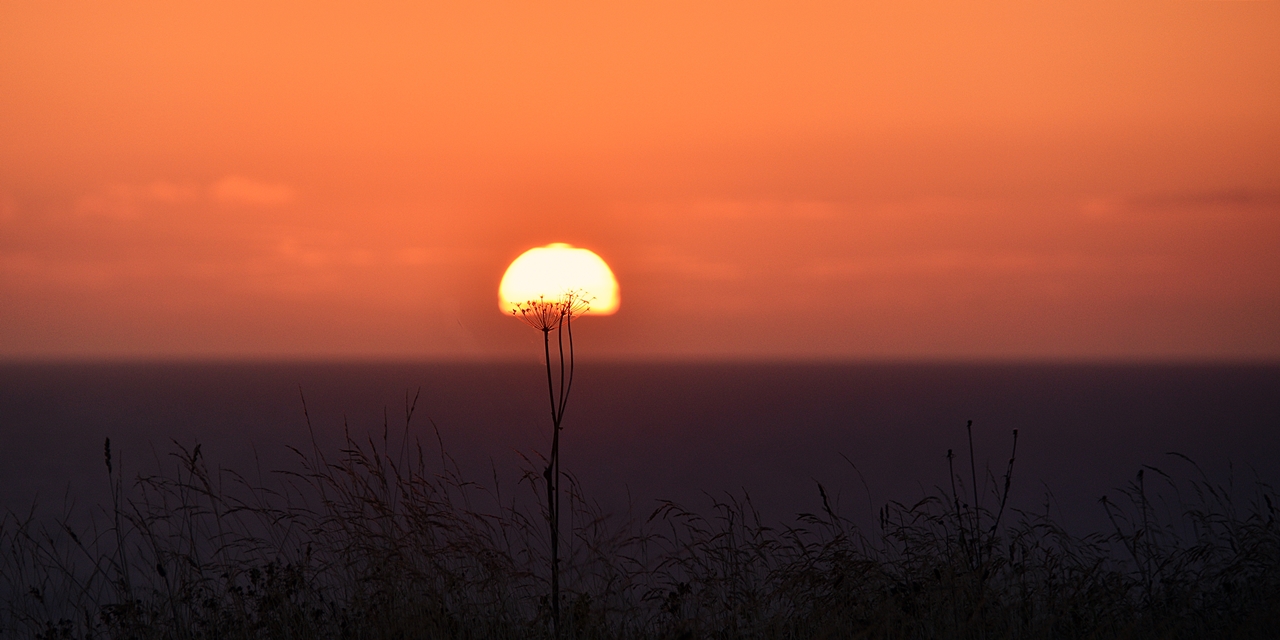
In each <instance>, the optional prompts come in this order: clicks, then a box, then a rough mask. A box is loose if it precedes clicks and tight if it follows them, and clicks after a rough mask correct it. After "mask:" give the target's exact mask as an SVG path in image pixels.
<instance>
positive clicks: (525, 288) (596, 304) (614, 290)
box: [498, 242, 618, 316]
mask: <svg viewBox="0 0 1280 640" xmlns="http://www.w3.org/2000/svg"><path fill="white" fill-rule="evenodd" d="M569 292H581V293H582V294H583V295H584V296H585V299H586V300H588V301H589V302H590V305H591V306H590V308H588V309H587V311H586V313H587V314H594V315H602V316H607V315H612V314H613V313H615V312H617V311H618V280H617V279H616V278H614V277H613V271H612V270H610V269H609V265H607V264H605V261H604V260H602V259H601V258H600V256H598V255H596V254H595V253H594V252H592V251H591V250H589V249H582V248H578V247H574V246H571V245H568V244H565V243H563V242H555V243H552V244H549V245H547V246H545V247H534V248H532V249H530V250H528V251H526V252H524V253H522V254H520V257H518V258H516V259H515V260H514V261H513V262H512V263H511V266H509V267H507V272H506V273H505V274H503V276H502V282H501V284H499V285H498V307H499V308H500V309H501V310H502V312H503V313H511V309H512V308H514V307H515V306H517V305H519V304H522V303H525V302H528V301H530V300H538V299H545V300H557V299H559V298H560V297H561V296H563V295H564V294H566V293H569Z"/></svg>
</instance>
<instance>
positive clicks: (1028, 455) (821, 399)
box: [0, 363, 1280, 528]
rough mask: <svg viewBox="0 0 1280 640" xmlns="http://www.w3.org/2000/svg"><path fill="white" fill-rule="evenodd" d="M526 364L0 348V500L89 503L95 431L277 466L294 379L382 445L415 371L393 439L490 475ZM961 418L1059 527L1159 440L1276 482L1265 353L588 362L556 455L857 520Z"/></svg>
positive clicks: (942, 472)
mask: <svg viewBox="0 0 1280 640" xmlns="http://www.w3.org/2000/svg"><path fill="white" fill-rule="evenodd" d="M542 376H543V371H542V369H541V368H540V367H539V366H537V365H534V364H529V365H514V364H497V365H495V364H438V363H420V364H407V363H386V364H347V363H344V364H314V363H285V364H227V363H218V364H199V363H191V364H0V506H3V507H7V508H12V509H22V508H26V507H28V506H30V505H31V504H32V501H33V499H36V498H37V495H38V498H39V503H40V504H41V505H42V508H50V509H57V508H60V505H61V504H62V502H63V498H64V495H67V494H68V491H69V493H70V495H72V496H74V497H75V498H76V499H77V500H78V502H79V503H81V504H84V503H92V502H99V501H101V500H102V499H103V498H104V496H105V495H106V493H105V467H104V464H103V454H102V444H103V439H104V438H105V437H110V438H111V439H112V442H113V447H114V448H116V449H117V450H118V451H122V452H123V454H124V456H125V460H124V463H125V466H126V467H127V468H128V469H129V470H130V471H132V472H137V471H150V470H154V469H155V467H156V464H157V462H156V461H157V460H163V459H164V457H165V455H166V454H167V453H168V452H170V451H172V450H173V444H172V442H174V441H176V442H178V443H182V444H186V445H191V444H194V443H196V442H199V443H201V445H202V447H203V451H204V452H205V455H206V458H207V459H208V460H210V461H211V462H212V463H213V464H217V465H221V466H225V467H231V468H235V469H237V470H239V471H241V472H242V473H246V474H247V475H250V476H253V475H254V474H256V470H257V469H259V468H260V469H262V470H263V472H264V473H266V472H269V471H270V470H271V469H276V468H282V467H286V466H289V465H290V464H291V463H292V460H291V457H290V456H291V455H292V454H291V453H289V452H288V450H287V448H286V446H285V445H287V444H293V445H299V446H303V445H305V446H306V447H309V446H310V439H309V436H308V430H307V427H306V422H305V419H304V416H303V410H302V402H301V400H300V399H299V387H301V389H302V391H303V393H304V394H305V396H306V402H307V407H308V409H309V412H310V416H311V421H312V425H313V427H314V431H315V433H316V438H317V440H318V441H319V443H320V446H321V447H322V448H326V449H327V450H329V451H334V450H336V449H337V447H338V444H339V443H340V441H341V437H342V433H343V424H344V420H345V422H346V424H347V425H348V426H349V428H350V431H351V432H352V433H353V434H357V435H359V436H360V437H364V436H365V435H367V434H373V435H374V436H375V437H376V438H379V439H380V438H381V437H382V431H383V422H384V414H385V415H387V416H389V423H390V425H391V440H392V441H393V442H398V434H400V433H402V432H403V425H404V409H405V395H406V392H409V393H413V392H414V391H416V390H417V389H419V388H421V390H422V398H421V399H420V400H419V405H418V413H417V414H416V416H415V420H414V424H413V426H412V428H411V437H412V436H420V437H422V438H423V439H424V442H425V443H426V444H427V445H429V446H430V447H431V451H432V452H434V451H435V448H434V447H435V446H436V438H435V433H434V431H433V430H432V429H431V424H430V422H429V421H428V418H430V420H431V421H434V423H435V424H436V425H437V426H438V427H439V431H440V435H441V438H442V440H443V442H444V445H445V447H446V449H447V450H448V451H449V452H450V453H451V454H452V455H453V456H454V457H455V458H456V459H457V460H458V461H459V463H460V464H461V466H462V468H463V470H464V472H465V473H467V474H472V475H474V476H475V477H476V478H477V479H486V478H488V477H490V476H491V473H490V464H491V463H492V465H493V468H495V469H496V470H497V471H498V475H499V477H502V478H506V479H507V480H510V479H511V478H514V477H515V476H516V475H517V474H518V472H519V469H520V467H521V465H522V464H523V463H522V459H521V455H520V454H522V453H523V454H525V455H528V456H530V457H533V456H536V454H537V452H539V451H541V452H545V451H546V450H547V448H548V446H547V445H548V442H549V436H550V426H549V425H550V421H549V417H548V413H549V411H548V408H547V398H546V386H545V378H543V377H542ZM384 412H385V413H384ZM970 419H971V420H973V421H974V433H975V440H976V446H977V458H978V465H979V467H980V468H981V467H982V466H983V465H984V464H986V463H989V464H990V467H991V469H992V471H993V473H994V474H996V475H1000V474H1002V473H1003V469H1004V465H1005V461H1006V460H1007V458H1008V455H1009V445H1010V432H1011V431H1012V430H1013V429H1018V430H1019V433H1020V440H1019V450H1018V461H1017V467H1016V470H1015V481H1014V493H1013V497H1012V501H1013V503H1014V504H1015V505H1018V506H1021V507H1024V508H1032V507H1035V506H1036V505H1039V504H1041V503H1042V502H1043V496H1044V493H1045V490H1046V488H1048V489H1051V490H1052V492H1053V494H1054V496H1055V498H1056V503H1057V505H1058V508H1059V509H1060V516H1061V517H1063V518H1065V519H1066V521H1067V523H1068V524H1069V525H1071V526H1073V527H1077V528H1096V527H1098V526H1100V525H1101V520H1100V518H1101V512H1100V509H1099V507H1098V505H1097V499H1098V497H1099V496H1101V495H1103V493H1105V492H1108V491H1109V490H1111V489H1113V488H1115V487H1117V486H1120V485H1123V484H1124V483H1126V482H1127V481H1129V480H1130V479H1131V478H1132V477H1133V475H1134V473H1135V472H1136V471H1137V470H1138V469H1139V468H1140V467H1141V465H1144V464H1149V465H1156V466H1159V467H1162V468H1165V469H1167V470H1170V471H1173V472H1174V473H1175V474H1180V475H1184V476H1189V475H1190V474H1191V470H1190V468H1189V467H1187V465H1185V463H1181V462H1179V461H1177V460H1176V459H1173V458H1171V457H1169V456H1167V455H1165V454H1166V452H1169V451H1177V452H1181V453H1184V454H1186V455H1188V456H1191V457H1193V458H1195V459H1196V460H1197V461H1199V462H1201V463H1202V464H1203V466H1205V468H1206V469H1208V470H1209V472H1210V473H1211V474H1216V476H1217V477H1219V478H1221V479H1224V480H1225V478H1226V473H1227V466H1228V463H1232V465H1233V466H1234V473H1235V476H1236V477H1237V481H1240V480H1249V479H1252V478H1253V475H1254V474H1255V473H1256V475H1257V477H1259V478H1261V479H1262V480H1264V481H1268V482H1277V481H1280V366H1274V365H1248V366H1246V365H1239V366H1227V365H1223V366H1211V365H1078V364H1076V365H1057V364H1053V365H1050V364H1027V365H1006V364H1000V365H995V364H991V365H958V364H957V365H922V364H821V365H819V364H813V365H801V364H794V365H788V364H679V365H672V364H604V363H586V364H580V365H579V367H578V376H577V381H576V382H575V386H574V388H573V394H572V398H571V400H570V405H569V408H568V413H567V417H566V420H565V431H564V436H563V437H564V440H563V444H562V446H563V453H562V456H563V458H562V460H563V466H564V468H565V470H566V471H571V472H573V473H575V474H576V475H577V476H578V477H579V478H580V479H581V481H582V483H583V486H584V487H585V489H586V491H587V493H589V494H590V495H593V496H596V497H597V499H599V500H600V501H601V503H602V504H603V505H605V507H606V508H608V509H610V510H618V509H623V508H625V505H626V504H627V499H628V495H629V496H630V500H631V502H632V504H634V505H635V511H637V512H643V513H647V512H648V511H649V510H650V509H651V508H652V507H653V505H654V504H655V499H657V498H670V499H675V500H678V501H682V502H686V503H690V504H694V505H697V504H701V503H705V501H706V497H705V496H704V494H703V492H709V493H712V494H717V493H720V492H723V491H726V490H734V491H741V490H745V491H747V492H749V493H750V495H751V496H752V498H753V500H754V501H755V502H756V504H757V505H758V506H759V507H760V508H761V509H762V511H763V512H764V514H765V515H766V516H769V517H783V516H787V515H789V514H794V513H795V512H797V511H812V510H816V509H817V508H818V506H819V505H820V502H819V499H818V494H817V491H816V487H815V483H817V482H822V483H823V484H824V485H826V486H827V487H828V488H829V489H831V491H832V493H833V494H838V495H839V500H840V503H841V509H842V511H844V512H846V513H849V514H851V515H854V516H857V517H861V516H865V515H867V514H870V513H873V512H874V511H875V509H876V508H878V506H879V504H881V503H883V502H884V501H885V500H890V499H895V500H901V501H914V500H916V499H918V498H919V497H921V496H922V495H923V493H924V492H925V491H926V490H928V489H931V488H932V487H934V486H939V485H944V484H946V483H947V466H946V459H945V455H946V452H947V450H948V449H955V450H956V451H957V453H958V454H962V455H961V456H960V458H958V460H963V461H964V462H965V466H964V467H962V468H963V470H964V472H965V473H966V474H967V473H968V468H967V458H968V449H967V443H966V440H965V429H964V425H965V421H966V420H970ZM846 459H847V460H846ZM855 466H856V470H855V468H854V467H855ZM859 472H860V474H861V475H859ZM268 477H269V474H268ZM862 479H865V488H864V483H863V480H862ZM269 481H270V480H269V479H268V482H269Z"/></svg>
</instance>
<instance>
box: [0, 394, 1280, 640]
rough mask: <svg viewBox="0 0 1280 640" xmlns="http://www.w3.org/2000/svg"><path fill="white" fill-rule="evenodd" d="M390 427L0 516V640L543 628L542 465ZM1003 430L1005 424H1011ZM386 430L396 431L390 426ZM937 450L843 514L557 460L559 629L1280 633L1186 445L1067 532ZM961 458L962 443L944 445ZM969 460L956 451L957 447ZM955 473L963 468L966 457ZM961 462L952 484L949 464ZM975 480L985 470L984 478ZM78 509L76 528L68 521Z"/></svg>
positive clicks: (1255, 554)
mask: <svg viewBox="0 0 1280 640" xmlns="http://www.w3.org/2000/svg"><path fill="white" fill-rule="evenodd" d="M412 416H413V410H412V405H410V406H408V407H407V408H406V416H405V425H404V432H403V433H402V434H400V435H398V436H396V437H392V436H391V435H390V431H391V430H390V429H389V428H387V427H386V425H384V430H383V435H382V438H381V439H378V438H373V437H370V438H365V439H362V440H357V439H356V438H354V437H352V436H351V435H350V434H349V433H348V436H347V438H346V441H345V446H343V447H342V448H341V449H340V450H337V451H328V452H326V451H322V450H321V449H320V448H319V447H318V446H315V445H314V444H312V445H311V446H310V447H307V448H300V449H295V453H296V457H297V465H296V467H295V468H294V469H292V470H289V471H281V472H275V473H272V474H269V475H265V476H261V477H259V479H258V480H256V481H251V480H249V479H248V478H247V477H246V476H245V475H244V473H243V472H238V471H236V470H231V469H221V468H211V467H210V466H209V464H208V462H207V461H206V460H205V458H204V456H203V455H202V453H201V450H200V447H199V445H195V446H193V447H189V448H187V447H181V446H177V447H176V448H175V450H174V451H173V453H172V454H171V456H170V457H169V459H168V462H167V463H166V465H165V467H164V468H163V469H162V471H161V472H159V473H157V474H155V475H146V476H139V477H136V478H135V479H132V480H131V481H129V482H125V474H124V473H123V471H122V470H121V469H119V468H118V467H119V465H118V462H117V460H118V457H117V456H116V455H115V454H114V453H113V452H112V451H111V449H110V442H109V441H108V442H107V443H106V446H105V447H104V454H105V455H104V461H105V463H106V465H105V466H106V467H107V471H108V473H107V477H108V478H109V481H110V486H111V492H110V493H111V504H109V505H104V506H102V507H99V508H98V509H96V510H95V511H94V512H93V517H92V518H91V519H87V520H86V519H76V518H73V514H70V513H68V514H65V515H63V516H62V517H61V518H54V519H51V520H43V519H39V518H36V517H35V516H33V515H31V514H32V513H34V510H33V511H32V512H31V513H28V514H26V515H22V514H14V513H9V514H6V515H5V516H4V517H3V520H2V521H0V595H2V596H3V600H0V603H2V604H0V606H2V607H3V609H2V610H0V637H5V638H173V639H183V638H380V639H381V638H387V639H390V638H550V637H553V635H554V632H553V630H552V622H551V612H552V610H553V607H552V606H551V604H552V603H550V602H549V601H548V600H549V598H548V596H547V594H548V592H549V589H548V586H549V585H548V582H549V579H550V576H549V575H548V574H549V567H550V564H549V553H550V549H551V544H550V540H549V539H548V538H549V536H550V534H549V532H548V529H547V527H546V522H547V502H546V497H545V494H544V493H543V492H542V491H541V490H539V487H540V484H539V481H540V473H539V472H538V471H537V469H538V468H539V467H540V466H541V465H543V464H545V461H541V460H538V461H535V460H529V461H527V462H528V464H527V471H526V474H525V477H524V480H522V481H521V482H520V483H519V484H517V485H516V486H513V487H508V486H502V485H501V483H500V482H499V480H498V474H496V473H495V474H494V476H493V477H492V478H490V479H487V480H482V479H476V478H466V477H463V475H462V473H461V472H460V471H459V467H458V465H457V464H456V463H454V462H453V461H452V460H451V459H450V457H449V455H448V454H447V452H446V451H444V450H443V447H442V446H439V445H438V440H437V441H436V442H435V443H433V442H432V440H433V438H430V437H428V439H427V443H428V444H426V445H424V444H423V443H422V442H421V441H415V438H414V437H413V436H412V435H411V434H412V432H413V429H412V428H411V424H412ZM1015 438H1016V436H1015ZM397 441H398V442H397ZM1015 458H1016V447H1015V449H1014V454H1013V455H1011V456H1010V459H1009V462H1008V464H1007V465H1006V467H1005V472H1004V474H1002V476H1001V477H999V478H997V477H995V476H994V475H991V474H990V473H989V472H988V473H985V474H984V475H985V476H986V479H985V481H984V482H982V483H981V485H979V482H978V481H979V479H980V478H979V473H980V470H979V469H978V468H977V467H976V465H974V464H973V460H974V454H973V453H972V449H971V450H970V456H969V462H970V465H969V468H968V469H963V468H962V469H960V470H957V469H956V468H954V465H955V460H954V456H949V457H948V459H949V461H950V462H951V463H952V464H953V468H952V469H951V478H952V483H951V484H950V485H949V486H947V487H943V488H938V489H936V490H934V491H933V492H932V493H930V494H928V495H925V496H923V497H922V498H921V499H920V500H918V501H917V502H914V503H911V504H907V503H898V502H890V503H888V504H885V505H884V506H883V507H882V508H881V510H880V512H879V517H878V522H876V523H874V524H872V525H870V526H862V527H860V526H858V525H857V524H855V522H854V521H853V520H851V519H849V518H847V517H845V516H843V515H842V514H841V513H839V512H838V511H837V510H836V509H834V508H833V507H832V505H831V503H830V501H828V500H827V490H826V488H825V487H822V486H818V487H817V492H818V496H816V497H817V498H818V499H817V500H812V502H814V503H815V504H817V503H820V504H821V505H822V508H821V509H819V510H817V511H815V512H813V513H801V514H797V516H796V517H795V518H793V519H791V520H789V521H787V522H767V521H764V520H763V519H762V518H761V517H760V516H759V515H758V513H757V512H756V511H755V509H754V508H753V506H752V503H751V500H750V497H749V496H748V495H745V494H727V495H723V496H721V497H719V498H709V502H710V504H708V505H704V507H705V508H698V509H690V508H686V507H684V506H682V505H678V504H674V503H670V502H661V503H658V508H657V509H656V510H655V511H653V512H652V513H651V514H648V513H645V514H640V515H639V516H634V515H630V514H621V515H617V514H606V513H604V512H602V510H601V509H600V508H599V507H598V506H597V505H595V504H594V503H593V502H592V501H591V500H590V499H589V497H588V496H586V495H585V494H584V491H583V488H582V487H581V486H580V485H579V484H578V483H577V482H576V480H574V478H573V477H572V476H571V475H567V474H566V486H565V487H564V488H565V497H566V498H567V507H568V508H567V510H566V511H565V512H564V515H565V516H566V517H567V519H568V521H567V525H568V526H567V530H568V532H569V535H568V537H567V539H564V540H561V545H562V546H561V554H562V555H561V558H562V564H561V569H560V571H561V575H560V596H561V597H560V600H561V601H560V605H561V607H562V612H561V616H562V619H561V626H562V628H561V633H562V635H563V636H564V637H568V638H1055V637H1060V638H1205V637H1231V638H1254V637H1257V638H1262V637H1272V636H1273V635H1274V631H1273V630H1274V629H1276V628H1280V523H1277V522H1276V508H1275V505H1276V503H1277V495H1276V493H1275V491H1274V490H1273V489H1272V488H1271V487H1269V486H1268V485H1266V484H1263V483H1261V482H1259V481H1256V480H1255V481H1252V482H1249V483H1246V484H1237V483H1236V482H1235V480H1234V479H1233V478H1227V479H1226V480H1224V481H1222V482H1214V481H1212V480H1211V479H1210V478H1208V477H1206V476H1205V475H1204V474H1203V473H1201V472H1200V471H1199V469H1198V467H1196V466H1195V465H1194V464H1193V463H1191V462H1190V461H1189V460H1186V459H1183V458H1179V457H1173V458H1171V462H1173V463H1176V464H1177V465H1179V466H1180V468H1181V469H1183V471H1182V472H1179V473H1177V474H1172V473H1166V472H1165V471H1162V470H1160V469H1156V468H1154V467H1144V468H1143V469H1142V470H1141V471H1140V472H1139V473H1138V474H1137V475H1136V476H1135V478H1134V480H1133V482H1132V483H1131V484H1130V485H1128V486H1126V487H1122V488H1120V489H1118V490H1117V491H1116V492H1114V493H1113V494H1112V497H1109V498H1107V499H1105V500H1104V501H1102V502H1101V503H1100V504H1099V509H1103V510H1105V512H1106V513H1107V515H1108V516H1109V518H1110V522H1111V523H1112V524H1113V527H1112V528H1111V530H1110V531H1106V532H1099V533H1093V534H1089V535H1084V536H1077V535H1072V534H1069V533H1068V532H1067V531H1066V529H1065V528H1064V527H1063V526H1062V525H1061V524H1060V523H1057V522H1055V521H1054V520H1053V519H1052V518H1050V517H1049V515H1048V509H1047V508H1045V509H1043V510H1041V509H1038V508H1033V509H1023V508H1020V507H1019V506H1017V505H1012V504H1009V503H1008V500H1007V497H1008V487H1009V486H1010V485H1011V484H1012V483H1013V482H1016V477H1015V473H1014V470H1015V464H1014V459H1015ZM961 459H962V460H963V458H961ZM959 466H960V467H964V464H963V463H962V464H960V465H959ZM966 471H967V472H968V473H965V472H966ZM966 476H967V477H966ZM980 487H994V489H989V490H987V491H985V492H984V491H982V490H981V488H980ZM73 522H87V524H84V525H82V526H77V525H73V524H72V523H73Z"/></svg>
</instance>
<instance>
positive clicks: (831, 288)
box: [0, 0, 1280, 359]
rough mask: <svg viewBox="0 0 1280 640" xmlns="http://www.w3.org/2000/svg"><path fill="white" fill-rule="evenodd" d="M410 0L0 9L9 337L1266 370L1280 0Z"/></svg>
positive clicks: (129, 344)
mask: <svg viewBox="0 0 1280 640" xmlns="http://www.w3.org/2000/svg"><path fill="white" fill-rule="evenodd" d="M260 4H271V5H272V6H270V7H263V6H259V5H260ZM418 4H424V5H425V4H435V3H381V4H378V3H360V4H352V5H350V6H334V5H328V4H325V5H323V6H321V5H320V3H296V4H292V5H290V4H286V3H247V2H246V3H237V2H220V3H160V2H155V3H130V2H111V3H97V4H88V3H85V4H71V3H59V2H49V3H34V2H32V3H7V4H5V6H4V7H3V8H0V88H2V90H0V132H2V133H0V358H80V357H85V358H118V357H122V358H176V357H218V358H236V357H254V358H279V357H304V358H324V357H395V358H450V359H453V358H512V357H515V358H526V359H527V358H533V357H534V356H536V355H537V354H536V353H535V352H534V351H535V350H531V349H530V344H529V343H530V342H531V341H533V340H535V338H536V336H534V335H532V334H533V332H529V331H525V330H522V329H523V327H519V326H516V323H513V322H511V321H510V319H509V318H504V317H502V316H501V315H500V314H499V313H497V312H495V310H494V308H493V307H494V302H493V297H494V292H495V291H496V287H497V283H498V280H499V278H500V277H501V276H502V273H503V270H504V269H505V268H506V266H507V265H508V264H509V263H510V262H511V260H512V259H514V258H515V257H516V256H518V255H519V254H520V253H521V252H523V251H524V250H526V249H528V248H530V247H533V246H538V245H544V244H547V243H549V242H568V243H572V244H574V245H576V246H582V247H586V248H589V249H591V250H593V251H595V252H596V253H598V254H599V255H600V256H601V257H603V258H604V259H605V260H606V261H607V262H608V263H609V265H610V266H611V267H612V268H613V270H614V272H615V274H616V275H617V278H618V281H619V282H620V284H621V287H622V289H624V290H625V292H626V298H627V300H626V304H625V305H624V306H623V308H622V309H621V310H620V311H619V313H618V314H617V315H615V316H612V317H609V318H600V319H591V320H587V321H586V322H584V324H583V327H582V329H581V333H580V336H581V340H582V345H581V350H580V351H581V353H582V354H583V357H604V358H614V357H617V358H625V357H646V358H650V357H657V358H701V357H711V358H756V357H763V358H803V359H812V358H819V359H828V358H923V359H954V358H1055V359H1056V358H1069V359H1076V358H1103V359H1135V358H1137V359H1142V358H1156V359H1183V358H1192V359H1275V358H1280V37H1277V34H1280V3H1278V2H1195V1H1185V0H1166V1H1161V2H1071V3H1029V2H1008V3H1005V2H983V3H957V2H883V3H843V2H841V3H836V2H831V3H797V2H787V3H782V2H778V3H750V2H723V3H662V2H644V3H628V4H622V3H585V2H584V3H551V4H548V3H537V4H536V5H535V4H530V3H524V4H522V5H517V4H516V3H511V5H506V4H489V3H481V2H467V3H458V6H455V7H452V8H441V7H422V6H415V5H418ZM850 5H854V6H850ZM588 323H589V324H590V326H588Z"/></svg>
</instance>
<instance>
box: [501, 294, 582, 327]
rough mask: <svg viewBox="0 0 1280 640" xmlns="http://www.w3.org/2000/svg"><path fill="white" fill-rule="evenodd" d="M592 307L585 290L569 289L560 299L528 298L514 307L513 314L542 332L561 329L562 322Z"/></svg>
mask: <svg viewBox="0 0 1280 640" xmlns="http://www.w3.org/2000/svg"><path fill="white" fill-rule="evenodd" d="M590 308H591V298H590V297H589V296H587V295H586V293H585V292H583V291H577V290H574V291H567V292H565V293H564V294H562V295H561V296H560V298H559V299H558V300H547V299H546V297H545V296H538V299H537V300H528V301H525V302H521V303H520V304H517V305H516V306H514V307H512V309H511V315H513V316H515V317H517V318H519V319H520V320H522V321H523V322H524V323H525V324H527V325H529V326H531V327H533V328H534V329H537V330H539V331H542V332H550V331H551V330H553V329H559V328H560V325H561V323H564V322H566V321H569V322H571V321H572V318H573V317H574V316H579V315H582V314H584V313H586V312H587V310H589V309H590Z"/></svg>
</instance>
